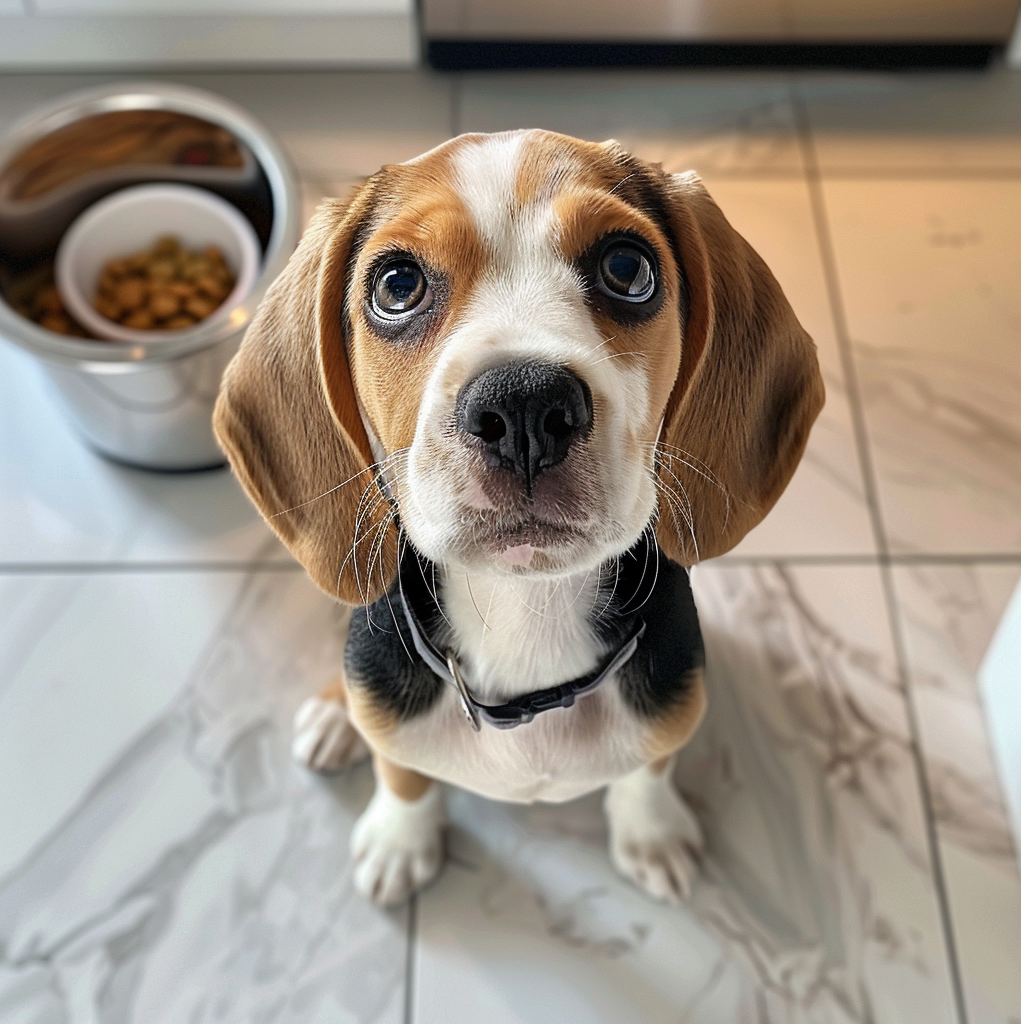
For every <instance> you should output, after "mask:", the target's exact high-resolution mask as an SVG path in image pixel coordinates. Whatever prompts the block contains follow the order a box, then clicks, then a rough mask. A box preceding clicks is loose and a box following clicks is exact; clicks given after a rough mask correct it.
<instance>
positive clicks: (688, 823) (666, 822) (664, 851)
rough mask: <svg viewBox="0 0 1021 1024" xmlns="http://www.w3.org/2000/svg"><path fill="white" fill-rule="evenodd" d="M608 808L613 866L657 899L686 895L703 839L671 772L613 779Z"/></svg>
mask: <svg viewBox="0 0 1021 1024" xmlns="http://www.w3.org/2000/svg"><path fill="white" fill-rule="evenodd" d="M604 806H605V808H606V816H607V821H608V823H609V826H610V859H611V860H612V861H613V865H614V867H615V868H616V869H617V870H618V871H619V872H620V873H621V874H622V875H624V876H625V877H626V878H630V879H631V880H632V881H633V882H635V883H636V884H637V885H639V886H641V888H643V889H644V890H645V891H646V892H647V893H649V895H651V896H655V897H656V899H658V900H663V901H665V902H667V903H679V902H680V901H681V900H682V899H687V898H688V897H689V896H690V895H691V886H692V883H693V882H694V880H695V876H696V875H697V874H698V861H699V857H700V855H701V853H702V847H703V844H704V840H703V838H702V829H701V827H700V826H699V823H698V819H697V818H696V817H695V815H694V814H693V813H692V811H691V809H690V808H689V807H688V805H687V804H686V803H685V802H684V800H683V799H682V798H681V795H680V794H679V793H678V792H677V791H676V790H675V789H674V786H673V783H672V782H671V781H670V772H669V771H665V772H662V773H660V774H659V775H656V774H654V773H653V772H650V771H649V770H648V769H647V768H641V769H639V770H638V771H637V772H633V773H632V774H631V775H627V776H625V777H624V778H623V779H619V780H618V781H616V782H614V783H611V785H610V786H609V788H608V789H607V792H606V801H605V804H604Z"/></svg>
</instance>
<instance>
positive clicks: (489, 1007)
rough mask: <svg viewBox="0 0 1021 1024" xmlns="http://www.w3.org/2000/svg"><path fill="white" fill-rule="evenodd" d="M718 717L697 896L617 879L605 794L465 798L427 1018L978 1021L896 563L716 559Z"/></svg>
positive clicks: (702, 802)
mask: <svg viewBox="0 0 1021 1024" xmlns="http://www.w3.org/2000/svg"><path fill="white" fill-rule="evenodd" d="M695 575H696V577H697V578H696V579H695V591H696V599H697V601H698V603H699V609H700V616H701V619H702V622H703V625H704V630H705V634H706V641H707V648H708V655H707V656H708V659H709V682H708V691H709V702H710V711H709V714H708V717H707V719H706V720H705V722H704V723H703V725H702V726H701V727H700V729H699V731H698V733H697V734H696V738H695V740H694V741H693V743H692V744H691V745H690V746H689V748H687V750H686V751H685V752H684V753H683V754H682V755H681V759H680V764H679V766H678V772H677V779H678V781H679V784H680V786H681V789H682V790H683V791H684V792H685V794H686V795H687V796H688V797H689V799H690V801H691V803H692V805H693V806H694V807H696V809H697V811H698V813H699V816H700V818H701V820H702V822H703V824H704V826H705V828H706V831H707V835H708V849H707V855H706V858H705V864H704V869H703V874H702V877H701V879H700V880H699V881H698V882H697V883H696V890H695V893H694V896H693V900H692V902H691V904H690V905H689V906H686V907H684V908H680V909H674V908H668V907H665V906H660V905H658V904H655V903H653V902H652V901H651V900H649V899H648V898H646V897H645V896H643V895H642V894H640V893H639V892H638V891H636V890H635V889H633V888H631V887H630V886H629V885H628V884H627V883H625V882H623V881H622V880H620V879H618V878H617V877H616V876H615V875H614V873H613V870H612V868H611V867H610V865H609V862H608V859H607V854H606V852H605V831H604V826H603V821H602V816H601V813H600V808H599V800H598V797H589V798H586V799H584V800H582V801H578V802H575V803H573V804H568V805H565V806H559V807H558V806H545V807H544V806H536V807H530V808H516V807H509V806H503V805H497V804H492V803H488V802H486V801H484V800H481V799H477V798H475V797H471V796H468V795H465V794H460V793H459V794H455V797H454V800H453V802H452V805H453V806H452V809H453V818H454V821H455V823H456V829H455V832H454V836H453V860H452V863H451V864H449V865H448V867H447V869H446V872H445V874H444V875H443V876H442V878H441V879H440V881H439V882H438V883H437V885H436V886H435V887H434V888H432V889H430V890H428V891H427V892H426V893H425V894H424V895H423V896H422V898H421V900H420V904H419V939H418V944H417V953H416V963H415V971H414V976H415V979H416V991H415V1017H414V1019H415V1020H416V1021H417V1022H419V1024H437V1022H441V1021H450V1020H485V1021H487V1022H497V1024H505V1022H508V1024H509V1022H512V1021H514V1022H517V1021H521V1022H528V1024H542V1022H544V1021H554V1020H555V1021H563V1020H570V1021H572V1022H579V1024H582V1022H584V1024H589V1022H597V1021H598V1022H603V1021H606V1022H611V1021H612V1022H618V1021H625V1020H626V1021H628V1022H635V1024H639V1022H660V1021H663V1022H668V1021H669V1022H675V1021H682V1020H683V1021H688V1022H695V1021H698V1022H704V1024H711V1022H712V1024H715V1022H718V1021H727V1022H733V1024H744V1022H748V1024H751V1022H757V1024H758V1022H767V1021H768V1022H781V1021H783V1022H798V1024H802V1022H815V1021H819V1022H822V1021H825V1022H827V1024H831V1022H837V1021H840V1022H850V1021H861V1022H865V1021H870V1022H898V1024H904V1022H918V1024H933V1022H937V1021H939V1022H943V1021H945V1022H948V1024H949V1022H951V1021H954V1020H955V1019H956V1015H955V1011H954V1009H953V997H952V993H951V987H950V981H949V976H948V968H947V960H946V953H945V949H944V941H943V936H942V932H941V927H940V920H939V914H938V909H937V900H936V893H935V887H934V885H933V881H932V876H931V870H930V866H929V858H928V852H927V845H926V835H925V827H924V820H923V813H922V805H921V800H920V794H919V789H918V785H917V777H916V774H915V765H914V758H913V755H912V751H911V742H910V739H909V734H908V724H907V714H906V709H905V704H904V695H903V693H902V691H901V689H900V686H899V683H898V673H897V671H896V668H895V662H894V658H893V654H892V651H891V643H890V639H889V635H888V631H887V624H886V618H885V611H884V601H883V594H882V589H881V586H880V581H879V578H878V573H877V572H876V571H875V570H874V569H870V568H863V567H862V568H811V569H801V570H797V571H780V570H777V569H770V570H756V569H750V568H737V567H725V566H723V565H720V564H717V565H714V566H704V567H702V568H701V569H700V570H698V571H697V572H696V574H695Z"/></svg>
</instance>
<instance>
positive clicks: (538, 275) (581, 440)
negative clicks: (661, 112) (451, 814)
mask: <svg viewBox="0 0 1021 1024" xmlns="http://www.w3.org/2000/svg"><path fill="white" fill-rule="evenodd" d="M823 397H824V395H823V385H822V378H821V376H820V373H819V367H818V363H817V360H816V354H815V346H814V344H813V343H812V340H811V339H810V338H809V337H808V335H807V334H806V333H805V331H804V330H803V329H802V328H801V326H800V325H799V324H798V321H797V319H796V318H795V316H794V313H793V312H792V310H791V308H790V306H789V304H788V303H787V301H786V299H785V298H784V295H783V293H782V292H781V290H780V287H779V285H778V284H777V282H776V280H775V279H774V278H773V276H772V274H771V273H770V272H769V270H768V269H767V268H766V266H765V265H764V264H763V262H762V260H761V259H760V258H759V257H758V256H757V255H756V253H755V252H754V251H753V250H752V249H751V247H750V246H749V245H748V244H747V243H746V242H745V241H744V239H743V238H741V237H740V235H738V234H737V232H736V231H734V229H733V228H732V227H731V226H730V225H729V224H728V222H727V220H726V219H725V218H724V216H723V214H722V213H721V212H720V210H719V209H718V207H717V206H716V204H715V203H714V202H713V200H712V199H711V198H710V197H709V195H708V193H707V192H706V190H705V188H704V187H703V186H702V183H701V182H700V180H699V179H698V177H697V176H696V175H695V174H693V173H686V174H668V173H665V172H664V171H663V170H662V169H661V168H660V167H659V166H657V165H651V164H648V163H645V162H644V161H642V160H640V159H638V158H636V157H634V156H632V155H630V154H628V153H626V152H625V151H624V150H622V149H621V147H620V146H619V145H617V144H616V143H615V142H606V143H602V144H595V143H590V142H582V141H580V140H578V139H573V138H569V137H566V136H563V135H557V134H554V133H552V132H546V131H516V132H508V133H504V134H498V135H463V136H461V137H459V138H456V139H453V140H451V141H450V142H447V143H445V144H444V145H442V146H440V147H438V148H437V149H434V150H432V151H431V152H429V153H426V154H425V155H423V156H420V157H418V158H416V159H414V160H411V161H409V162H407V163H404V164H399V165H395V166H388V167H384V168H383V169H382V170H381V171H379V173H377V174H375V175H373V176H372V177H371V178H369V179H368V180H367V181H366V182H365V183H364V184H363V185H361V186H360V187H359V188H357V189H356V190H355V191H354V193H353V195H351V196H350V197H349V198H348V199H347V200H345V201H341V200H336V199H333V200H327V201H325V202H324V203H323V205H322V206H321V207H320V209H319V210H318V212H317V213H316V216H315V218H314V219H313V221H312V223H311V225H310V226H309V228H308V230H307V231H306V233H305V236H304V238H303V239H302V241H301V243H300V245H299V246H298V249H297V250H296V251H295V253H294V255H293V257H292V258H291V261H290V263H289V264H288V266H287V268H286V269H285V270H284V272H283V273H282V274H281V275H280V277H279V278H278V279H277V281H276V282H275V283H274V284H273V286H272V288H271V289H270V291H269V293H268V294H267V296H266V298H265V300H264V302H263V303H262V305H261V307H260V308H259V310H258V312H257V314H256V316H255V318H254V320H253V322H252V324H251V327H250V328H249V330H248V332H247V334H246V336H245V338H244V341H243V343H242V345H241V348H240V350H239V352H238V354H237V356H236V357H235V359H234V361H233V362H232V363H231V364H230V366H229V368H228V369H227V372H226V375H225V377H224V381H223V385H222V389H221V392H220V396H219V401H218V404H217V407H216V413H215V427H216V432H217V435H218V437H219V439H220V442H221V444H222V445H223V448H224V450H225V451H226V453H227V455H228V457H229V459H230V462H231V464H232V466H233V467H234V470H235V472H236V474H237V476H238V477H239V479H240V480H241V482H242V484H243V485H244V487H245V489H246V490H247V492H248V494H249V496H250V497H251V499H252V500H253V501H254V502H255V504H256V505H257V506H258V508H259V509H260V511H261V512H262V514H263V515H264V516H265V517H266V519H267V521H268V522H269V524H270V525H271V526H272V527H273V529H274V530H275V531H276V533H277V534H278V535H279V537H280V538H281V540H282V541H283V542H284V544H285V545H286V546H287V547H288V548H289V549H290V551H291V552H292V553H293V554H294V556H295V557H296V558H297V559H298V560H299V561H300V562H301V563H302V565H303V566H304V567H305V568H306V569H307V571H308V573H309V575H310V576H311V577H312V579H313V580H314V581H315V582H316V583H317V584H318V585H319V586H320V587H321V588H322V589H323V590H324V591H325V592H326V593H327V594H329V595H330V596H331V597H333V598H336V599H337V600H339V601H341V602H344V603H345V604H347V605H351V606H353V610H352V612H351V616H350V620H349V622H350V625H349V633H348V639H347V646H346V655H345V664H344V667H343V675H342V677H341V678H339V679H338V680H337V681H336V682H335V683H333V684H332V685H331V686H329V687H328V688H327V689H325V690H324V691H323V692H322V693H320V694H319V695H318V696H316V697H313V698H311V699H310V700H308V701H306V702H305V704H303V705H302V707H301V708H300V709H299V711H298V714H297V717H296V721H295V739H294V753H295V756H296V757H297V759H298V760H299V761H301V762H302V763H304V764H306V765H307V766H308V767H310V768H313V769H315V770H318V771H324V772H325V771H337V770H339V769H342V768H344V767H345V766H346V765H347V764H348V763H350V762H351V761H353V760H354V759H356V758H358V757H359V756H361V755H364V754H366V753H368V752H371V753H372V756H373V758H374V763H375V772H376V791H375V795H374V796H373V798H372V800H371V802H370V804H369V806H368V809H367V810H366V811H365V812H364V814H363V815H362V816H361V818H360V819H359V821H358V823H357V825H356V827H355V830H354V834H353V840H352V850H353V856H354V859H355V862H356V867H355V883H356V885H357V887H358V889H359V890H360V891H361V892H363V893H364V894H365V895H367V896H368V897H370V898H371V899H373V900H374V901H376V902H377V903H379V904H394V903H398V902H400V901H402V900H404V899H405V898H407V897H408V895H409V894H410V893H412V892H413V891H414V890H415V889H417V888H418V887H420V886H422V885H424V884H426V883H427V882H428V881H430V879H432V878H433V876H434V875H435V874H436V873H437V871H438V870H439V868H440V865H441V863H442V856H443V827H444V809H443V795H442V789H441V787H440V786H439V785H438V784H437V783H438V782H446V783H452V784H454V785H458V786H462V787H465V788H467V789H471V790H474V791H476V792H478V793H482V794H484V795H486V796H488V797H492V798H495V799H499V800H511V801H535V800H544V801H564V800H571V799H573V798H574V797H577V796H580V795H581V794H583V793H587V792H590V791H592V790H595V789H597V788H600V787H604V786H605V787H607V789H606V799H605V808H606V813H607V816H608V823H609V834H610V846H611V856H612V858H613V861H614V863H615V864H616V866H617V867H618V868H619V869H620V871H622V872H623V873H624V874H625V875H627V876H628V877H630V878H632V879H634V881H635V882H637V883H638V884H639V885H641V886H643V887H644V888H645V889H646V890H647V891H648V892H650V893H651V894H652V895H653V896H656V897H659V898H661V899H667V900H676V899H678V898H680V897H682V896H684V895H686V894H687V893H688V891H689V889H690V886H691V881H692V877H693V875H694V872H695V869H696V862H697V857H698V853H699V850H700V847H701V843H702V838H701V833H700V830H699V825H698V822H697V820H696V818H695V817H694V815H693V814H692V812H691V811H690V810H689V808H688V807H687V806H686V805H685V803H684V801H683V800H682V799H681V797H680V795H679V794H678V793H677V792H676V791H675V789H674V787H673V785H672V783H671V771H670V767H671V757H672V755H673V754H674V752H675V751H677V750H678V749H679V748H680V747H682V746H683V745H684V744H685V742H686V741H687V740H688V738H689V737H690V736H691V734H692V732H693V731H694V729H695V728H696V727H697V725H698V723H699V720H700V718H701V717H702V714H703V711H704V708H705V694H704V691H703V683H702V668H703V653H702V643H701V638H700V634H699V627H698V618H697V615H696V611H695V606H694V603H693V601H692V596H691V589H690V587H689V584H688V572H687V567H690V566H691V565H693V564H694V563H695V562H698V561H699V560H701V559H705V558H710V557H713V556H715V555H719V554H721V553H722V552H724V551H727V550H728V549H729V548H731V547H733V545H735V544H736V543H737V542H738V541H739V540H740V539H741V538H742V537H743V536H744V535H745V533H747V532H748V530H750V529H751V528H752V527H753V526H755V525H756V524H757V523H758V522H759V521H760V520H761V519H762V518H763V516H764V515H765V514H766V513H767V512H768V511H769V509H770V508H771V507H772V505H773V504H774V502H775V501H776V500H777V498H778V497H779V496H780V494H781V492H782V491H783V489H784V487H785V486H786V484H787V482H788V480H789V479H790V477H791V474H792V473H793V471H794V469H795V467H796V465H797V463H798V460H799V459H800V457H801V454H802V452H803V450H804V448H805V443H806V441H807V438H808V433H809V429H810V427H811V425H812V422H813V421H814V419H815V417H816V415H817V414H818V412H819V410H820V408H821V407H822V404H823Z"/></svg>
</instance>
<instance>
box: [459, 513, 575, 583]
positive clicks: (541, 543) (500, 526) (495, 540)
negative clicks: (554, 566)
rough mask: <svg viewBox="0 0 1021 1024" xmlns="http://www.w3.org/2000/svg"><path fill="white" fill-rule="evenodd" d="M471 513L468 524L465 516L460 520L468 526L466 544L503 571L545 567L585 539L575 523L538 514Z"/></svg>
mask: <svg viewBox="0 0 1021 1024" xmlns="http://www.w3.org/2000/svg"><path fill="white" fill-rule="evenodd" d="M472 511H473V512H474V515H472V516H470V525H469V522H467V521H466V520H469V517H468V516H463V517H462V520H461V521H462V523H464V524H465V525H466V526H468V530H467V531H466V534H467V535H466V545H469V546H470V547H471V548H473V549H474V553H475V555H476V557H478V556H481V557H482V558H483V559H485V560H486V561H490V562H492V563H494V564H495V565H499V566H502V567H505V568H515V567H517V568H521V569H529V568H548V567H549V565H550V563H551V562H556V561H559V559H560V557H562V556H563V555H565V554H566V553H567V552H568V551H570V550H571V549H572V548H574V547H575V546H576V545H577V544H578V543H579V542H584V540H585V538H586V531H585V530H584V528H583V527H582V525H581V524H578V523H572V522H569V521H564V520H557V521H554V520H548V519H543V518H542V517H540V516H537V515H521V516H516V517H514V518H492V519H490V518H487V517H486V516H485V515H481V516H480V515H479V514H478V511H477V510H472ZM466 553H467V552H466Z"/></svg>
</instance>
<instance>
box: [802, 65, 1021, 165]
mask: <svg viewBox="0 0 1021 1024" xmlns="http://www.w3.org/2000/svg"><path fill="white" fill-rule="evenodd" d="M800 90H801V94H802V95H803V96H804V98H805V102H806V105H807V110H808V117H809V121H810V123H811V126H812V133H813V137H814V141H815V148H816V153H817V155H818V159H819V165H820V167H821V169H822V171H823V173H824V174H830V175H841V174H851V175H855V174H863V173H864V174H869V173H880V174H891V175H897V174H912V173H922V174H946V175H962V174H963V175H966V174H968V173H977V174H998V173H1001V174H1002V173H1008V174H1010V173H1013V172H1017V171H1021V125H1019V123H1018V118H1017V111H1018V104H1019V103H1021V73H1019V72H1017V71H1010V70H1008V69H1006V68H993V69H990V70H989V71H986V72H983V73H975V72H958V73H956V74H921V75H900V74H894V75H855V76H854V77H844V76H834V75H825V76H824V75H818V76H811V75H806V76H803V77H802V81H801V84H800Z"/></svg>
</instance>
